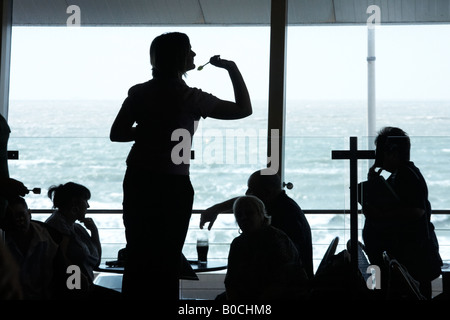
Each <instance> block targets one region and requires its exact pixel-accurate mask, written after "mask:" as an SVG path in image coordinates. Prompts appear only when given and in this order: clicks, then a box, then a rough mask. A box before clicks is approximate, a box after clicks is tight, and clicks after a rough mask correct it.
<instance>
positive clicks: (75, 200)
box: [47, 182, 91, 220]
mask: <svg viewBox="0 0 450 320" xmlns="http://www.w3.org/2000/svg"><path fill="white" fill-rule="evenodd" d="M47 195H48V197H49V198H50V199H51V200H52V201H53V208H55V209H58V210H59V211H61V212H65V213H69V212H70V213H71V214H73V215H74V218H75V220H82V219H84V216H85V215H86V210H87V209H88V208H89V204H88V200H89V199H90V198H91V192H90V191H89V189H88V188H86V187H85V186H82V185H81V184H78V183H74V182H67V183H66V184H60V185H59V186H51V187H50V188H49V190H48V194H47Z"/></svg>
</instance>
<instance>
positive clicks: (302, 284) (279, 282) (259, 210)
mask: <svg viewBox="0 0 450 320" xmlns="http://www.w3.org/2000/svg"><path fill="white" fill-rule="evenodd" d="M233 211H234V214H235V217H236V221H237V223H238V225H239V228H240V229H241V230H242V234H241V235H240V236H238V237H236V238H235V239H234V240H233V242H232V243H231V246H230V252H229V256H228V269H227V274H226V277H225V288H226V296H227V299H230V300H234V299H258V300H260V299H261V300H266V299H289V298H294V297H296V296H298V295H299V294H301V290H302V288H306V283H307V279H308V277H307V275H306V272H305V270H304V269H303V267H302V264H301V260H300V258H299V255H298V252H297V249H296V248H295V246H294V244H293V243H292V241H291V240H290V239H289V237H288V236H287V235H286V234H285V233H284V232H283V231H281V230H278V229H276V228H274V227H272V226H271V225H270V221H269V217H268V216H267V215H266V212H265V207H264V203H263V202H262V201H261V200H259V199H258V198H256V197H254V196H243V197H240V198H238V199H237V200H236V201H235V203H234V206H233Z"/></svg>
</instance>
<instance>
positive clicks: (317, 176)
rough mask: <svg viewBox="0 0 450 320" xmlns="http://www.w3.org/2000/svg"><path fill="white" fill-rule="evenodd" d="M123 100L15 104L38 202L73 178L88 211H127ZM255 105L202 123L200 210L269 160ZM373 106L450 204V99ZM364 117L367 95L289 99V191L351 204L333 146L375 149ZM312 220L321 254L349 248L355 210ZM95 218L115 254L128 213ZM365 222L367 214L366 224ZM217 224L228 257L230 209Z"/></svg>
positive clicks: (441, 203) (449, 251)
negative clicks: (114, 132)
mask: <svg viewBox="0 0 450 320" xmlns="http://www.w3.org/2000/svg"><path fill="white" fill-rule="evenodd" d="M121 104H122V101H106V100H98V101H84V100H80V101H76V100H71V101H58V100H12V101H10V109H9V116H8V122H9V125H10V127H11V135H10V140H9V144H8V149H9V150H18V151H19V159H18V160H10V161H9V171H10V176H11V177H13V178H15V179H18V180H20V181H22V182H23V183H24V184H25V185H26V186H27V187H29V188H30V189H32V188H35V187H38V188H41V189H42V193H41V194H30V195H27V196H26V200H27V202H28V205H29V207H30V208H31V209H49V210H50V209H51V207H52V203H51V201H50V199H49V198H48V197H47V194H46V193H47V190H48V188H49V187H50V186H52V185H59V184H63V183H66V182H68V181H74V182H77V183H80V184H83V185H85V186H86V187H88V188H89V189H90V191H91V193H92V197H91V199H90V201H89V204H90V208H91V209H121V208H122V204H121V203H122V181H123V176H124V173H125V169H126V165H125V160H126V157H127V154H128V152H129V150H130V148H131V146H132V143H116V142H111V141H110V140H109V130H110V127H111V124H112V122H113V121H114V118H115V116H116V114H117V112H118V111H119V109H120V107H121ZM253 108H254V113H253V114H252V115H251V116H250V117H248V118H245V119H241V120H233V121H224V120H215V119H209V118H206V119H201V120H200V122H199V124H198V129H197V131H196V134H195V137H194V139H193V142H192V150H194V154H195V156H194V159H193V160H191V169H190V175H191V180H192V184H193V186H194V190H195V201H194V209H205V208H208V207H209V206H212V205H214V204H216V203H218V202H221V201H224V200H227V199H229V198H232V197H236V196H239V195H243V194H244V193H245V191H246V187H247V179H248V177H249V175H250V174H251V173H253V172H254V171H256V170H259V169H262V168H265V167H266V166H267V118H268V116H267V101H262V100H261V101H253ZM376 109H377V110H376V128H377V130H378V129H381V128H382V127H384V126H396V127H400V128H402V129H403V130H405V131H406V132H407V133H408V134H409V136H410V137H411V143H412V150H411V160H412V161H413V162H414V163H415V164H416V166H417V167H418V168H419V169H420V170H421V172H422V174H423V176H424V177H425V179H426V181H427V184H428V188H429V200H430V202H431V205H432V208H433V209H436V210H438V209H439V210H441V209H450V101H377V104H376ZM367 123H368V122H367V103H366V102H365V101H345V100H339V101H328V100H315V101H287V102H286V127H285V129H284V132H278V133H279V134H284V135H285V137H286V140H285V145H284V149H285V159H284V162H283V163H280V162H279V161H277V159H276V156H275V154H276V152H275V151H276V148H277V147H281V146H276V145H275V146H273V145H272V149H273V150H270V152H269V153H270V154H269V155H270V156H271V159H272V160H274V161H272V162H271V166H272V165H273V166H274V167H275V166H281V165H282V166H283V167H284V173H285V174H284V182H285V183H288V182H290V183H291V184H292V185H293V188H292V189H287V188H286V193H287V194H288V195H289V196H290V197H292V198H293V199H294V200H296V201H297V203H298V204H299V205H300V206H301V207H302V208H303V209H305V210H311V209H314V210H321V209H323V210H327V209H338V210H348V209H349V208H350V203H349V180H350V178H349V161H347V160H333V159H332V158H331V153H332V151H333V150H348V148H349V138H350V137H357V138H358V148H359V149H360V150H368V149H373V148H374V143H373V141H374V137H373V136H369V134H368V130H367V126H368V125H367ZM370 165H371V162H370V160H360V161H359V162H358V180H359V181H364V180H365V179H366V176H367V170H368V168H369V166H370ZM272 168H273V167H272ZM167 192H170V190H167ZM175 198H176V195H174V199H175ZM149 205H150V206H151V204H149ZM221 216H222V215H221ZM307 217H308V221H309V222H310V225H311V229H312V230H313V242H314V243H316V244H317V245H318V248H319V247H320V248H319V249H317V253H315V259H316V260H320V257H321V254H322V252H323V250H325V249H326V248H327V245H328V244H329V242H330V240H331V239H333V237H335V236H336V235H338V236H340V238H341V239H342V241H341V242H340V243H341V245H345V241H346V240H348V238H349V235H348V233H349V220H348V215H330V214H328V215H321V214H317V215H315V214H309V215H307ZM38 218H39V217H38ZM40 219H43V218H42V217H40ZM96 219H97V221H98V223H99V224H100V225H102V226H103V227H104V228H105V230H107V229H110V230H112V231H114V232H115V233H113V234H109V233H107V232H106V231H105V232H104V233H103V236H102V242H104V243H105V245H106V244H116V245H115V246H111V250H110V251H111V253H110V254H109V255H110V256H113V255H114V252H116V251H114V250H116V249H117V247H118V246H121V245H123V243H124V242H125V240H124V236H123V225H121V223H122V222H121V218H117V217H115V218H114V219H113V218H111V217H102V216H96ZM193 219H194V218H193ZM195 219H196V220H193V221H192V223H191V225H192V226H191V229H192V232H190V233H189V234H188V238H187V240H186V243H187V244H190V245H191V246H190V247H189V246H188V247H186V252H187V253H186V255H187V256H194V255H195V253H194V246H193V244H194V242H195V232H197V231H198V230H196V229H198V215H197V217H196V218H195ZM363 219H364V218H363V217H362V218H360V222H359V224H360V226H362V225H363ZM433 223H434V224H435V226H436V229H437V233H438V239H439V242H440V244H441V248H442V249H441V252H442V253H441V254H442V255H444V258H445V257H447V259H450V233H449V231H450V217H447V216H445V215H436V216H433ZM212 230H213V231H214V230H215V232H216V233H215V234H214V235H211V236H210V237H211V239H210V241H211V243H217V250H216V251H217V254H216V256H217V257H226V250H227V249H226V248H227V245H229V243H230V241H231V240H232V239H233V237H234V236H236V235H237V234H238V231H239V230H238V227H237V225H236V223H235V221H234V218H233V217H232V215H223V218H222V219H218V221H217V222H216V224H215V225H214V227H213V229H212ZM223 230H228V231H223ZM230 230H231V231H230ZM220 231H223V232H222V233H220ZM108 232H109V231H108ZM212 251H214V250H212ZM105 252H108V250H105ZM210 252H211V251H210ZM213 254H214V253H213Z"/></svg>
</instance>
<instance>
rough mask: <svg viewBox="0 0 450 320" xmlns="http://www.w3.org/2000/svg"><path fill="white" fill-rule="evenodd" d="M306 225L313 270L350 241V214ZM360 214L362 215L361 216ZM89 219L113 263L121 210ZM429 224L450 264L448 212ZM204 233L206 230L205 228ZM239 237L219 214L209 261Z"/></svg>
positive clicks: (311, 213)
mask: <svg viewBox="0 0 450 320" xmlns="http://www.w3.org/2000/svg"><path fill="white" fill-rule="evenodd" d="M202 212H203V210H193V215H192V218H191V222H190V226H189V230H188V234H187V237H186V241H185V245H184V248H183V253H184V254H185V256H186V257H187V258H188V259H196V255H197V252H196V233H197V232H199V230H200V229H199V221H200V220H199V219H200V214H201V213H202ZM304 212H305V214H306V217H307V219H308V221H309V224H310V227H311V233H312V240H313V259H314V266H315V268H317V266H318V265H319V263H320V261H321V259H322V257H323V255H324V253H325V251H326V249H327V248H328V246H329V244H330V242H331V240H332V239H333V238H334V237H336V236H338V237H339V239H340V241H339V245H338V248H337V252H339V251H341V250H343V249H345V246H346V243H347V241H348V240H349V239H350V214H349V212H350V210H304ZM360 213H361V212H360ZM49 214H51V210H45V209H39V210H32V216H33V219H36V220H41V221H43V220H45V219H46V218H47V217H48V215H49ZM87 215H88V216H91V217H93V218H94V221H95V222H96V224H97V227H98V229H99V233H100V240H101V242H102V249H103V250H102V251H103V256H102V261H107V260H115V259H116V258H117V252H118V251H119V250H120V249H121V248H124V247H125V245H126V239H125V229H124V226H123V223H122V210H121V209H90V210H88V213H87ZM432 222H433V223H434V225H435V230H436V235H437V237H438V241H439V246H440V253H441V256H442V259H443V260H450V210H434V211H433V214H432ZM363 225H364V217H363V215H362V214H361V215H360V216H359V222H358V233H359V239H360V241H362V240H361V239H362V236H361V232H362V227H363ZM205 229H206V228H205ZM238 235H239V232H238V226H237V224H236V223H235V220H234V216H233V215H232V214H230V213H223V214H220V215H219V216H218V218H217V220H216V222H215V224H214V226H213V228H212V229H211V231H209V245H210V249H209V253H208V259H227V257H228V251H229V246H230V243H231V241H232V240H233V239H234V238H235V237H236V236H238Z"/></svg>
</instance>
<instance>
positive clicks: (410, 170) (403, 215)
mask: <svg viewBox="0 0 450 320" xmlns="http://www.w3.org/2000/svg"><path fill="white" fill-rule="evenodd" d="M375 144H376V151H375V154H376V158H375V163H374V165H373V166H372V168H370V170H369V174H368V182H367V183H366V184H363V190H362V191H363V199H362V201H361V202H362V204H363V212H364V215H365V217H366V220H365V224H364V228H363V239H364V244H365V249H366V252H367V255H368V257H369V260H370V263H371V264H376V265H379V266H380V267H381V266H383V252H384V251H386V252H387V254H388V255H389V256H390V257H391V258H395V259H396V260H397V261H398V262H399V263H400V264H402V265H403V266H405V267H406V269H407V270H408V272H409V273H410V274H411V276H412V277H413V278H414V279H415V280H417V281H419V282H420V291H421V293H422V294H423V295H424V296H425V297H427V298H431V281H432V280H433V279H435V278H437V277H438V276H439V274H440V273H441V269H440V267H441V265H442V260H441V257H440V255H439V245H438V241H437V238H436V234H435V232H434V226H433V224H432V223H431V222H430V216H431V205H430V202H429V201H428V188H427V184H426V182H425V179H424V177H423V176H422V174H421V172H420V170H419V169H418V168H417V167H416V166H415V165H414V163H413V162H411V161H410V149H411V142H410V139H409V137H408V135H407V134H406V133H405V132H404V131H403V130H402V129H400V128H395V127H386V128H383V129H382V130H381V131H380V132H379V134H378V136H377V138H376V140H375ZM376 168H380V169H379V170H378V171H377V170H376ZM382 170H386V171H388V172H390V173H391V175H390V176H389V178H388V179H387V180H386V181H383V179H381V177H380V173H381V171H382ZM365 185H367V186H368V187H369V188H368V190H364V186H365ZM380 188H382V189H383V190H380ZM386 278H387V277H384V279H385V280H386ZM381 280H382V281H383V277H382V278H381ZM382 287H383V283H382Z"/></svg>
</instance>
